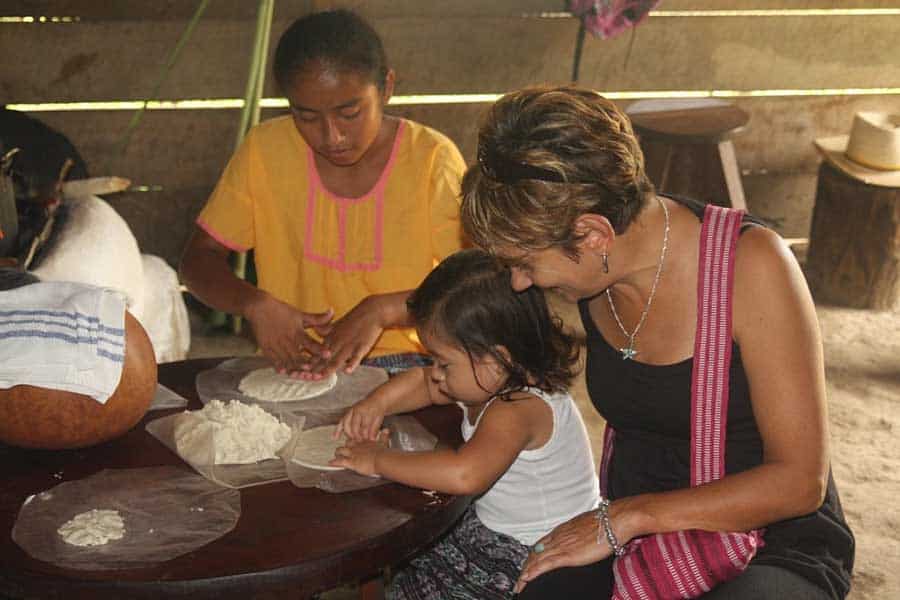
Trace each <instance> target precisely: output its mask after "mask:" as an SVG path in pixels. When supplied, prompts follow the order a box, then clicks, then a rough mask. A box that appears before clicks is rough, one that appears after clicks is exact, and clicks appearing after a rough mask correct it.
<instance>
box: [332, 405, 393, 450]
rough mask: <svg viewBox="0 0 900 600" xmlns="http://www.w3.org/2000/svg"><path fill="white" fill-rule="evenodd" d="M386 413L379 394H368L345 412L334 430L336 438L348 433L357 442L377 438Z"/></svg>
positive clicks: (348, 436)
mask: <svg viewBox="0 0 900 600" xmlns="http://www.w3.org/2000/svg"><path fill="white" fill-rule="evenodd" d="M384 415H385V410H384V407H383V406H382V405H381V403H380V402H379V400H378V396H375V395H372V396H367V397H366V398H364V399H362V400H360V401H359V402H357V403H356V404H354V405H353V406H352V407H351V408H350V410H348V411H347V412H346V413H344V416H343V417H342V418H341V420H340V422H339V423H338V425H337V428H336V429H335V431H334V438H335V439H337V438H339V437H340V436H341V435H346V436H347V438H349V439H350V440H351V441H355V442H358V441H374V440H377V439H378V434H379V432H380V431H381V424H382V423H383V422H384Z"/></svg>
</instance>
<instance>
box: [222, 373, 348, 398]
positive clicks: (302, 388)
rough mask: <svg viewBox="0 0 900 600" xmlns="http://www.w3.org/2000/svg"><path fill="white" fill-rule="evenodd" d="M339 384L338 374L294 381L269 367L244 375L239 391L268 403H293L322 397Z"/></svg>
mask: <svg viewBox="0 0 900 600" xmlns="http://www.w3.org/2000/svg"><path fill="white" fill-rule="evenodd" d="M335 384H337V373H332V374H331V375H330V376H329V377H325V378H324V379H319V380H315V381H313V380H305V379H294V378H293V377H288V376H287V375H282V374H281V373H278V372H276V371H275V369H273V368H272V367H268V368H265V369H256V370H255V371H250V372H249V373H247V374H246V375H244V377H243V379H241V382H240V383H239V384H238V391H240V392H241V393H242V394H246V395H248V396H251V397H253V398H256V399H257V400H264V401H266V402H291V401H293V400H306V399H307V398H314V397H316V396H321V395H322V394H324V393H325V392H327V391H329V390H331V389H332V388H333V387H334V386H335Z"/></svg>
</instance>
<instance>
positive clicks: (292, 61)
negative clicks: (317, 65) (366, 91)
mask: <svg viewBox="0 0 900 600" xmlns="http://www.w3.org/2000/svg"><path fill="white" fill-rule="evenodd" d="M315 59H318V60H322V61H324V62H325V63H326V64H328V65H329V66H331V67H334V68H336V69H338V70H341V71H355V72H358V73H362V74H364V75H366V76H367V77H369V78H370V79H371V81H373V82H374V83H375V85H376V86H377V87H378V89H379V90H382V91H383V90H384V83H385V78H386V77H387V72H388V67H387V56H386V55H385V52H384V47H383V46H382V44H381V38H379V37H378V34H377V33H376V32H375V30H374V29H372V26H371V25H369V24H368V23H366V21H364V20H363V19H362V18H361V17H360V16H359V15H357V14H355V13H353V12H351V11H349V10H343V9H342V10H329V11H325V12H318V13H312V14H309V15H306V16H305V17H301V18H299V19H297V20H296V21H294V23H293V24H292V25H291V26H290V27H288V28H287V30H286V31H285V32H284V33H283V34H282V35H281V39H280V40H279V41H278V47H277V48H276V49H275V60H274V65H273V71H274V74H275V81H276V82H278V85H279V87H281V89H282V91H285V90H286V89H287V88H288V87H289V86H290V84H291V81H292V80H293V78H294V76H296V75H297V73H299V72H300V71H302V70H303V69H304V68H305V67H306V65H307V63H308V62H309V61H311V60H315Z"/></svg>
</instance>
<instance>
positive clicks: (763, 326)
mask: <svg viewBox="0 0 900 600" xmlns="http://www.w3.org/2000/svg"><path fill="white" fill-rule="evenodd" d="M733 335H734V337H735V340H736V342H737V343H738V345H739V346H740V348H741V357H742V360H743V363H744V368H745V371H746V374H747V379H748V382H749V391H750V397H751V403H752V406H753V413H754V417H755V419H756V422H757V426H758V428H759V432H760V436H761V437H762V443H763V462H762V464H761V465H759V466H757V467H755V468H752V469H748V470H747V471H743V472H741V473H736V474H731V475H727V476H725V477H723V478H722V479H720V480H718V481H715V482H712V483H709V484H706V485H703V486H699V487H694V488H686V489H681V490H676V491H671V492H662V493H656V494H642V495H639V496H633V497H629V498H622V499H619V500H616V501H615V502H613V503H612V505H611V506H610V509H609V514H610V519H611V524H612V528H613V531H614V532H615V534H616V537H617V538H618V541H619V543H621V544H625V543H626V542H628V541H629V540H631V539H632V538H634V537H637V536H641V535H646V534H651V533H663V532H668V531H678V530H684V529H703V530H708V531H747V530H750V529H755V528H758V527H762V526H765V525H768V524H770V523H773V522H776V521H781V520H784V519H789V518H792V517H796V516H799V515H803V514H807V513H810V512H812V511H814V510H816V509H817V508H818V507H819V506H820V505H821V503H822V501H823V498H824V494H825V487H826V482H827V475H828V444H827V437H828V432H827V416H826V403H825V376H824V360H823V351H822V342H821V337H820V334H819V329H818V324H817V319H816V313H815V307H814V305H813V302H812V298H811V296H810V294H809V290H808V288H807V286H806V283H805V279H804V277H803V274H802V272H801V271H800V268H799V265H798V264H797V262H796V260H795V259H794V257H793V255H792V254H791V253H790V250H789V249H788V248H787V246H786V245H785V244H784V243H783V242H782V241H781V240H780V238H779V237H778V236H777V234H775V233H774V232H771V231H769V230H766V229H763V228H753V229H751V230H748V231H747V232H745V233H744V234H743V235H742V236H741V238H740V240H739V242H738V250H737V255H736V265H735V288H734V303H733ZM541 541H542V543H544V545H545V547H546V548H547V551H545V552H543V553H541V554H534V555H531V556H530V557H529V559H528V561H527V563H526V565H525V568H524V569H523V574H522V579H521V581H520V586H519V587H521V585H523V584H524V583H526V582H527V581H529V580H531V579H533V578H534V577H536V576H538V575H539V574H541V573H544V572H546V571H550V570H553V569H557V568H559V567H562V566H576V565H583V564H588V563H590V562H594V561H596V560H600V559H603V558H605V557H606V556H609V554H610V550H609V548H608V547H606V544H605V542H604V540H603V539H602V538H601V540H600V543H599V544H598V542H597V521H596V519H594V518H592V516H591V517H587V516H582V517H577V518H576V519H573V520H572V521H570V522H569V523H566V524H564V525H562V526H560V527H558V528H557V529H556V530H554V531H553V532H551V533H550V534H548V536H546V537H545V539H543V540H541Z"/></svg>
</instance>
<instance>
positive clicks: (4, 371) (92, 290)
mask: <svg viewBox="0 0 900 600" xmlns="http://www.w3.org/2000/svg"><path fill="white" fill-rule="evenodd" d="M124 361H125V298H124V296H123V295H122V294H121V293H120V292H117V291H115V290H111V289H108V288H100V287H96V286H92V285H85V284H82V283H73V282H42V283H34V284H31V285H26V286H23V287H20V288H16V289H14V290H10V291H5V292H0V388H9V387H12V386H15V385H23V384H24V385H33V386H38V387H44V388H50V389H57V390H65V391H69V392H76V393H78V394H85V395H87V396H91V397H92V398H94V399H95V400H97V401H98V402H100V403H101V404H103V403H105V402H106V401H107V400H108V399H109V397H110V396H111V395H112V393H113V392H114V391H115V390H116V387H118V385H119V380H120V379H121V376H122V366H123V364H124Z"/></svg>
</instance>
